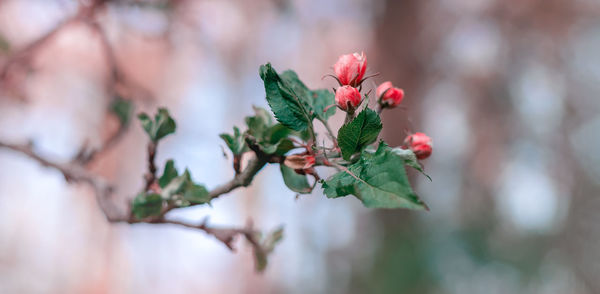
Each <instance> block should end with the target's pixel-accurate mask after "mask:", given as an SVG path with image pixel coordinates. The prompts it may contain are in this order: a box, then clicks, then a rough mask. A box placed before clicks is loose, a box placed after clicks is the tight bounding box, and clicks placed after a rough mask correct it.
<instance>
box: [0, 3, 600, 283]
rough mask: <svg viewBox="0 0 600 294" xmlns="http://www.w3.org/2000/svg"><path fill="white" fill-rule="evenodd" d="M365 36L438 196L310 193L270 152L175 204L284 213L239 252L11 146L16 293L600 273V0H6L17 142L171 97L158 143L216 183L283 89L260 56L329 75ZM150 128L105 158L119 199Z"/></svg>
mask: <svg viewBox="0 0 600 294" xmlns="http://www.w3.org/2000/svg"><path fill="white" fill-rule="evenodd" d="M360 51H364V52H365V53H366V55H367V59H368V63H369V73H377V72H379V73H380V75H379V76H377V77H375V78H373V79H371V80H368V81H367V82H366V84H365V85H366V86H367V88H369V87H373V86H375V85H376V84H379V83H381V82H384V81H386V80H390V81H392V82H393V83H394V84H395V85H397V86H399V87H402V88H404V90H405V91H406V93H407V96H406V98H405V100H404V102H403V104H404V106H405V107H404V108H401V109H394V110H390V111H386V112H384V114H383V123H384V132H385V133H384V138H385V139H386V141H388V142H389V143H390V144H391V145H392V146H398V145H400V144H401V142H402V139H403V138H404V136H405V134H406V132H407V131H413V132H415V131H423V132H425V133H427V134H429V135H430V136H431V137H433V140H434V153H433V155H432V157H430V158H429V159H427V160H425V161H424V164H425V169H426V171H427V172H428V174H430V175H431V177H432V178H433V181H432V182H429V181H428V180H427V179H426V178H425V177H423V176H419V175H417V174H414V173H411V179H412V182H413V183H414V185H415V189H416V191H417V193H418V194H420V195H421V197H422V198H424V200H425V201H426V202H427V203H428V204H429V206H430V208H431V211H430V212H414V211H405V210H372V209H366V208H364V207H362V205H361V203H360V202H359V201H357V200H356V199H354V198H352V197H346V198H342V199H336V200H329V199H326V198H325V197H324V196H323V195H322V193H321V190H320V189H316V190H315V191H314V192H313V194H312V195H308V196H302V197H300V198H299V199H296V198H295V195H294V193H293V192H290V191H289V190H288V189H287V188H285V186H284V184H283V181H282V179H281V176H280V174H279V169H278V168H276V167H275V166H267V167H266V168H265V169H264V170H263V171H262V172H261V173H260V174H259V175H258V177H257V178H256V180H255V181H254V183H253V185H252V186H251V187H250V188H248V189H242V190H236V191H235V192H234V193H231V194H230V195H227V196H224V197H222V198H219V199H217V200H215V201H213V205H212V207H209V206H206V207H193V208H187V209H180V211H176V212H173V213H171V214H169V217H170V218H174V219H185V220H189V221H200V220H202V219H203V218H204V217H206V216H208V217H210V221H211V223H212V224H214V225H223V226H242V225H243V224H244V223H245V222H246V221H247V220H248V219H252V220H253V221H254V224H255V226H256V227H257V228H260V229H264V230H270V229H272V228H275V227H276V226H278V225H280V224H283V225H284V227H285V238H284V240H283V242H282V243H281V244H280V245H279V246H278V247H276V249H275V251H274V253H273V254H272V256H271V258H270V264H269V266H268V268H267V270H266V272H265V273H264V274H262V275H259V274H257V273H255V272H254V267H253V260H252V254H251V249H250V247H249V246H248V245H246V244H245V242H243V241H242V240H239V241H238V242H236V247H237V249H238V250H237V252H236V253H232V252H230V251H229V250H228V249H227V248H226V247H225V246H223V244H222V243H220V242H217V241H216V240H215V239H213V238H212V237H210V236H207V235H205V234H203V233H202V232H200V231H194V230H189V229H185V228H182V227H176V226H171V225H148V224H138V225H128V224H109V223H108V222H107V221H106V219H105V217H104V215H103V214H102V211H101V210H100V209H99V208H98V204H97V203H96V201H95V200H94V196H93V192H92V191H91V190H90V189H89V188H87V187H86V186H85V185H73V184H69V183H66V182H65V180H64V177H63V176H62V175H61V173H59V172H57V171H56V170H53V169H49V168H46V167H43V166H41V165H40V164H39V163H38V162H36V161H34V160H31V159H30V158H28V157H26V156H24V155H22V154H20V153H16V152H14V151H12V150H9V149H6V148H0V203H1V204H0V293H457V294H458V293H460V294H465V293H572V294H588V293H589V294H592V293H600V279H598V277H600V226H598V224H600V214H599V213H598V209H599V208H600V199H599V196H600V153H599V152H598V150H600V99H599V97H598V93H600V54H598V53H599V52H600V1H598V0H572V1H561V0H511V1H505V0H504V1H503V0H432V1H419V0H408V1H405V0H397V1H396V0H387V1H386V0H378V1H371V0H352V1H341V0H330V1H317V0H300V1H291V0H252V1H249V0H206V1H205V0H197V1H196V0H178V1H176V0H172V1H167V0H148V1H141V0H140V1H135V0H120V1H119V0H117V1H99V2H98V1H93V0H87V1H86V0H81V1H79V2H78V1H72V0H56V1H51V0H2V1H0V66H2V72H1V75H0V78H1V83H0V141H2V142H10V143H15V144H24V143H26V142H28V141H31V142H32V143H33V146H34V151H35V152H36V153H37V154H40V155H43V156H45V157H47V158H50V159H52V160H54V161H57V162H69V161H70V160H71V159H72V158H73V157H75V156H77V154H78V152H79V151H80V150H81V149H82V146H91V147H98V146H100V145H101V144H102V142H103V140H104V139H105V138H107V137H109V136H110V134H111V133H114V132H115V129H116V127H115V126H116V125H117V124H115V122H116V121H115V118H114V117H112V116H110V115H108V114H107V111H106V110H107V108H108V107H109V105H110V103H111V101H112V99H114V98H113V97H114V96H116V95H121V96H124V97H126V98H128V99H132V100H133V101H134V103H135V111H136V113H137V112H140V111H147V112H152V113H154V111H155V109H156V107H157V106H166V107H168V108H169V110H170V111H171V113H172V114H173V116H174V117H175V118H176V120H177V123H178V128H177V132H176V134H175V135H172V136H169V137H168V138H167V139H165V140H164V141H163V142H161V145H160V146H159V150H158V157H157V159H158V164H159V165H160V166H162V165H163V163H164V162H165V161H166V160H167V159H168V158H174V159H175V161H176V166H177V167H178V168H179V169H183V168H185V167H187V168H189V169H190V170H191V172H192V174H193V175H194V179H195V180H196V181H198V182H201V183H204V184H205V185H206V186H207V187H209V188H213V187H215V186H217V185H218V184H220V183H222V182H225V181H226V180H228V179H229V178H231V177H232V174H233V171H232V170H231V167H230V160H231V158H229V159H227V158H225V157H223V156H222V154H223V151H222V149H221V148H222V146H224V144H223V143H222V142H221V140H220V139H219V137H218V134H219V133H222V132H230V131H231V128H232V126H234V125H239V126H241V125H242V124H243V118H244V116H246V115H250V114H251V113H252V108H251V106H252V105H257V106H262V107H266V106H267V105H266V101H265V99H264V88H263V85H262V82H261V80H260V78H259V76H258V66H259V65H260V64H263V63H265V62H267V61H270V62H272V63H273V65H274V67H275V68H277V69H278V70H284V69H288V68H291V69H294V70H296V71H297V72H298V74H299V75H300V77H301V78H302V79H303V80H304V81H305V82H306V83H307V84H308V86H309V87H311V88H331V87H333V86H334V84H333V81H332V80H331V79H324V80H322V79H321V77H322V76H323V75H325V74H329V73H332V65H333V63H335V61H336V60H337V57H338V56H339V55H341V54H346V53H350V52H360ZM115 69H117V70H115ZM342 122H343V115H342V114H340V113H338V114H337V115H336V116H335V117H334V118H333V122H332V124H333V126H334V129H337V128H338V127H339V126H340V125H341V124H342ZM145 144H146V136H145V134H144V133H143V131H142V129H141V128H140V126H139V123H138V122H137V121H132V123H131V126H130V127H129V128H128V129H127V130H126V134H125V135H124V136H123V137H122V138H121V139H120V140H119V141H118V142H117V143H116V144H115V145H114V146H113V147H112V148H111V149H109V150H108V151H107V152H105V153H104V154H101V156H100V155H99V156H98V158H95V159H94V160H92V161H91V162H90V164H89V169H90V170H91V171H92V172H94V173H95V174H98V175H101V176H103V177H104V178H106V179H108V180H110V181H111V182H112V183H114V184H115V186H116V191H115V195H114V196H113V197H114V198H113V200H114V201H115V202H118V203H121V204H122V203H125V202H127V201H129V199H132V198H133V197H134V195H135V194H136V192H137V191H138V190H139V189H140V187H142V186H143V173H144V171H145V158H146V154H145V152H146V149H145ZM320 172H321V174H322V175H326V174H327V172H328V171H326V170H322V171H320Z"/></svg>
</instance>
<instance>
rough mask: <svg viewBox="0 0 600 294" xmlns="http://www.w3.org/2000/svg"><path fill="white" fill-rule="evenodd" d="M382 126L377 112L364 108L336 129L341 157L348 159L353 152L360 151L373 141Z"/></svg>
mask: <svg viewBox="0 0 600 294" xmlns="http://www.w3.org/2000/svg"><path fill="white" fill-rule="evenodd" d="M382 127H383V126H382V125H381V119H380V118H379V115H378V114H377V112H375V111H373V110H371V109H369V108H365V110H363V111H361V112H360V113H359V114H358V116H356V117H355V118H354V119H353V120H352V121H350V122H349V123H347V124H345V125H343V126H342V127H341V128H340V130H339V131H338V145H339V146H340V149H341V150H342V157H343V158H344V159H345V160H349V159H350V157H351V156H352V155H353V154H355V153H357V152H360V151H361V150H362V148H363V147H365V146H367V145H369V144H371V143H373V142H375V140H377V136H378V135H379V132H380V131H381V128H382Z"/></svg>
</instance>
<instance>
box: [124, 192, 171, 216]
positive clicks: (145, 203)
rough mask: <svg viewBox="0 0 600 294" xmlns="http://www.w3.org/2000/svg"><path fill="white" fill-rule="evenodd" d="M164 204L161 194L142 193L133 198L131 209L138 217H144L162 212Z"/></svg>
mask: <svg viewBox="0 0 600 294" xmlns="http://www.w3.org/2000/svg"><path fill="white" fill-rule="evenodd" d="M162 204H163V199H162V197H161V196H160V195H159V194H154V193H151V194H146V193H140V194H138V195H137V196H136V197H135V199H133V203H132V208H131V209H132V211H133V215H135V217H136V218H138V219H143V218H147V217H149V216H155V215H158V214H160V212H161V209H162Z"/></svg>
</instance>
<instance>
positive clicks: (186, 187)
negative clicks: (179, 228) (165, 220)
mask: <svg viewBox="0 0 600 294" xmlns="http://www.w3.org/2000/svg"><path fill="white" fill-rule="evenodd" d="M158 184H159V185H160V187H161V188H162V191H161V192H162V193H161V196H162V197H163V198H164V199H169V200H171V201H173V202H174V203H175V204H176V205H178V206H179V207H182V206H188V205H190V204H191V203H193V204H202V203H208V202H210V200H211V198H210V196H209V192H208V190H207V189H206V187H204V186H203V185H199V184H196V183H194V182H193V181H192V176H191V174H190V172H189V170H187V169H186V170H185V172H184V173H183V174H182V175H178V172H177V169H175V166H174V163H173V160H169V161H167V163H166V164H165V170H164V172H163V175H162V176H161V177H160V179H158Z"/></svg>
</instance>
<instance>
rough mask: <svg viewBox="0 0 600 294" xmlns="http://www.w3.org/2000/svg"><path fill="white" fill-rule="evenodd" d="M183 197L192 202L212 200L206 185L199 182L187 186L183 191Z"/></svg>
mask: <svg viewBox="0 0 600 294" xmlns="http://www.w3.org/2000/svg"><path fill="white" fill-rule="evenodd" d="M183 199H185V200H187V201H189V202H191V203H208V202H210V199H211V198H210V195H209V193H208V190H206V187H204V186H202V185H197V184H191V185H189V186H188V187H187V189H186V190H185V192H184V193H183Z"/></svg>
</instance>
